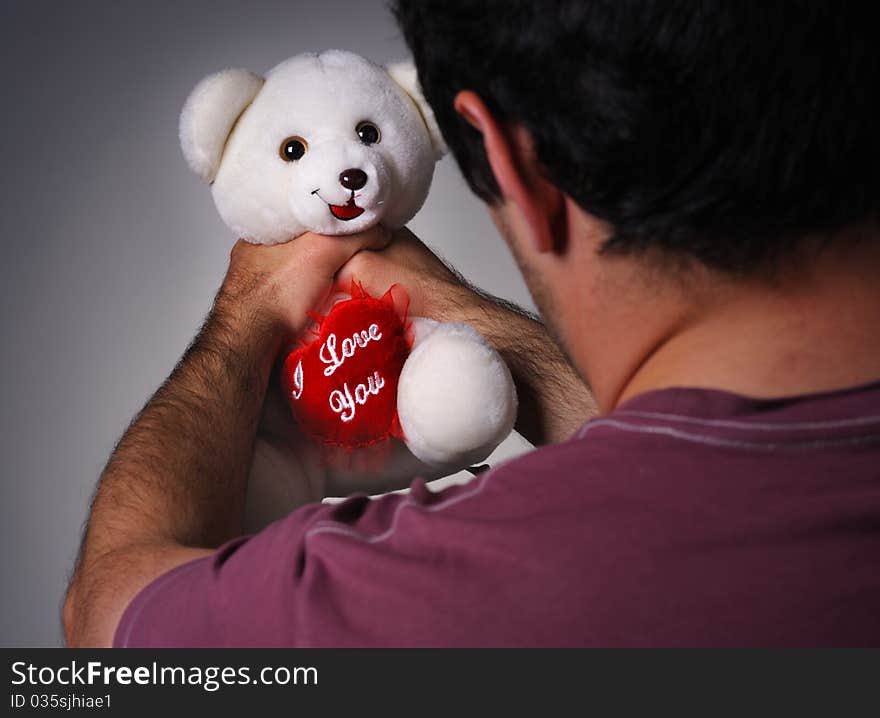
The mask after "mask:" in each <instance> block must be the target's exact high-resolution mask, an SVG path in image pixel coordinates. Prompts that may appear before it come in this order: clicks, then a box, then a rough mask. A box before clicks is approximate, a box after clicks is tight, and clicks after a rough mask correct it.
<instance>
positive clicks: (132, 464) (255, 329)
mask: <svg viewBox="0 0 880 718" xmlns="http://www.w3.org/2000/svg"><path fill="white" fill-rule="evenodd" d="M385 239H386V238H385V236H384V233H383V232H382V231H381V230H376V231H373V232H369V233H365V234H363V235H358V236H353V237H345V238H339V237H320V236H317V235H303V236H302V237H299V238H298V239H297V240H296V241H295V242H291V243H289V244H286V245H278V246H274V247H258V246H253V245H247V244H245V243H243V242H239V243H238V244H237V245H236V247H235V249H233V252H232V256H231V259H230V266H229V271H228V273H227V275H226V278H225V280H224V282H223V286H222V287H221V289H220V291H219V293H218V295H217V298H216V300H215V302H214V306H213V309H212V310H211V313H210V315H209V317H208V319H207V320H206V322H205V325H204V327H203V328H202V330H201V332H200V333H199V335H198V336H197V337H196V339H195V340H194V341H193V343H192V345H191V346H190V347H189V349H187V351H186V353H185V355H184V357H183V359H182V360H181V361H180V363H179V364H178V365H177V367H176V368H175V369H174V371H173V372H172V374H171V376H170V377H169V378H168V380H167V381H166V382H165V383H164V384H163V385H162V387H161V388H160V389H159V390H158V391H157V392H156V394H155V395H154V396H153V397H152V399H150V401H149V402H148V403H147V404H146V406H145V407H144V409H143V410H142V411H141V413H140V415H139V416H138V417H137V418H136V419H135V421H134V422H133V423H132V425H131V426H130V427H129V429H128V430H127V431H126V432H125V434H124V436H123V437H122V439H121V440H120V442H119V444H118V446H117V447H116V450H115V451H114V452H113V455H112V456H111V458H110V461H109V462H108V464H107V466H106V468H105V469H104V472H103V475H102V477H101V480H100V482H99V484H98V488H97V492H96V494H95V498H94V501H93V503H92V509H91V514H90V516H89V519H88V523H87V527H86V532H85V536H84V539H83V544H82V547H81V550H80V556H79V560H78V562H77V566H76V569H75V571H74V575H73V578H72V580H71V584H70V588H69V589H68V594H67V598H66V600H65V604H64V627H65V634H66V637H67V642H68V644H69V645H77V646H85V645H87V646H107V645H110V644H111V643H112V640H113V634H114V631H115V629H116V625H117V624H118V622H119V619H120V618H121V616H122V613H123V611H124V610H125V607H126V606H127V605H128V603H129V602H130V601H131V599H132V598H133V597H134V596H135V594H136V593H137V592H138V591H139V590H140V589H141V588H143V587H144V586H145V585H146V584H148V583H149V582H150V581H152V580H153V579H154V578H156V577H157V576H159V575H160V574H162V573H164V572H166V571H168V570H169V569H171V568H173V567H175V566H177V565H180V564H182V563H185V562H187V561H190V560H192V559H195V558H198V557H200V556H204V555H207V554H209V553H211V551H212V550H213V549H214V548H216V547H217V546H219V545H220V544H222V543H224V542H225V541H227V540H229V539H231V538H233V537H235V536H237V535H239V534H240V532H241V524H242V515H243V511H244V499H245V490H246V482H247V474H248V467H249V465H250V461H251V455H252V451H253V442H254V436H255V433H256V428H257V423H258V420H259V416H260V410H261V407H262V403H263V399H264V397H265V394H266V388H267V386H268V382H269V376H270V373H271V371H272V366H273V362H274V359H275V356H276V354H277V353H278V351H279V348H280V347H281V344H282V342H283V341H285V339H288V338H289V337H290V336H293V335H295V334H296V333H298V332H299V331H301V330H302V328H303V327H304V326H305V325H306V322H307V321H308V319H307V312H308V311H309V310H311V309H313V308H315V307H316V306H318V305H319V304H320V302H321V301H322V300H323V298H324V297H325V296H326V295H327V293H328V291H329V290H330V287H331V285H332V282H333V277H334V274H335V273H336V271H337V270H338V269H339V268H340V267H341V266H342V265H343V264H344V263H345V262H346V261H348V259H350V258H351V256H352V255H353V254H355V253H356V252H357V251H359V250H360V249H363V248H365V247H367V246H376V244H377V243H382V242H384V241H385Z"/></svg>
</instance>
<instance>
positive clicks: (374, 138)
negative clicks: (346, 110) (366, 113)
mask: <svg viewBox="0 0 880 718" xmlns="http://www.w3.org/2000/svg"><path fill="white" fill-rule="evenodd" d="M355 132H357V135H358V137H360V138H361V142H363V143H364V144H365V145H375V144H376V143H377V142H378V141H379V140H381V139H382V133H381V132H379V128H378V127H376V125H374V124H373V123H372V122H361V123H359V124H358V126H357V127H355Z"/></svg>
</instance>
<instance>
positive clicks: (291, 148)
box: [278, 137, 309, 162]
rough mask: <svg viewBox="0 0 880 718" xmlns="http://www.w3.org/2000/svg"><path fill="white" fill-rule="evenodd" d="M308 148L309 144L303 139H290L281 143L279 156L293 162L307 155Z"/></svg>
mask: <svg viewBox="0 0 880 718" xmlns="http://www.w3.org/2000/svg"><path fill="white" fill-rule="evenodd" d="M308 146H309V144H308V142H306V141H305V140H304V139H303V138H302V137H288V138H287V139H286V140H284V142H282V143H281V147H279V148H278V154H280V155H281V159H283V160H285V161H287V162H293V161H295V160H298V159H299V158H300V157H302V156H303V155H304V154H305V153H306V150H307V149H308Z"/></svg>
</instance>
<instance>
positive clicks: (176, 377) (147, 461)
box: [84, 297, 277, 553]
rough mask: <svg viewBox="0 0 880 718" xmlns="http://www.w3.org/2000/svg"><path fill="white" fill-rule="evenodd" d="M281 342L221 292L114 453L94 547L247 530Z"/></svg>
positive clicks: (210, 541) (203, 539)
mask: <svg viewBox="0 0 880 718" xmlns="http://www.w3.org/2000/svg"><path fill="white" fill-rule="evenodd" d="M276 341H277V337H276V336H275V335H274V333H273V332H272V331H271V330H269V329H268V328H265V327H261V326H260V325H259V323H257V322H255V321H253V317H250V316H248V315H247V314H246V313H245V312H244V311H242V309H241V308H240V307H232V306H227V303H226V302H224V301H223V298H222V297H218V301H217V302H216V304H215V307H214V309H213V311H212V313H211V315H210V316H209V318H208V320H207V321H206V323H205V325H204V327H203V329H202V331H201V332H200V333H199V335H198V336H197V337H196V339H195V340H194V341H193V343H192V344H191V346H190V347H189V349H188V350H187V352H186V353H185V355H184V357H183V359H182V360H181V361H180V363H179V364H178V366H177V367H176V368H175V370H174V371H173V372H172V374H171V376H170V377H169V378H168V380H167V381H166V382H165V384H164V385H163V386H162V387H161V388H160V389H159V390H158V391H157V392H156V394H155V395H154V396H153V398H152V399H150V401H149V402H148V403H147V404H146V406H145V407H144V409H143V410H142V411H141V413H140V415H139V416H138V417H137V418H136V419H135V421H134V422H133V423H132V425H131V426H130V427H129V429H128V430H127V431H126V432H125V435H124V436H123V437H122V439H121V441H120V442H119V445H118V446H117V448H116V450H115V451H114V453H113V455H112V456H111V458H110V461H109V462H108V464H107V467H106V469H105V470H104V473H103V475H102V477H101V481H100V483H99V486H98V490H97V493H96V496H95V501H94V504H93V508H92V515H91V518H90V521H89V526H88V531H87V536H86V544H85V548H84V551H85V552H86V553H87V552H89V551H91V550H107V549H109V548H113V546H114V545H115V544H119V543H123V542H134V541H144V542H147V541H149V542H157V543H158V542H161V541H164V540H168V541H172V542H176V543H179V544H182V545H188V546H204V547H213V546H216V545H218V544H220V543H222V542H223V541H225V540H226V539H228V538H230V537H232V536H235V535H236V534H237V533H238V532H239V531H240V528H241V517H242V513H243V507H244V496H245V489H246V480H247V471H248V466H249V463H250V457H251V452H252V450H253V439H254V435H255V432H256V425H257V421H258V419H259V413H260V407H261V402H262V399H263V396H264V395H265V390H266V385H267V382H268V377H269V373H270V371H271V363H272V358H273V352H274V348H275V342H276Z"/></svg>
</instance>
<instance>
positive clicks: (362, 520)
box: [114, 480, 467, 647]
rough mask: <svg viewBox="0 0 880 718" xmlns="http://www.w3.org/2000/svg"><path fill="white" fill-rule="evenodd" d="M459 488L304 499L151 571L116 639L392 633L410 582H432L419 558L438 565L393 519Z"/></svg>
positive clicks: (364, 637)
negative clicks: (261, 524) (240, 533)
mask: <svg viewBox="0 0 880 718" xmlns="http://www.w3.org/2000/svg"><path fill="white" fill-rule="evenodd" d="M466 488H467V487H465V486H454V487H450V488H448V489H446V490H445V491H442V492H437V493H434V492H432V491H430V490H429V489H428V488H427V487H426V486H425V485H424V482H422V481H421V480H417V481H416V482H414V483H413V485H412V487H411V491H410V493H409V494H406V495H402V494H391V495H386V496H383V497H381V498H378V499H370V498H369V497H367V496H362V495H358V496H353V497H351V498H348V499H346V500H345V501H344V502H342V503H338V504H333V505H331V504H312V505H309V506H305V507H302V508H300V509H298V510H296V511H294V512H292V513H291V514H289V515H288V516H287V517H285V518H284V519H282V520H280V521H277V522H275V523H273V524H271V525H270V526H268V527H267V528H266V529H264V530H263V531H261V532H260V533H258V534H256V535H253V536H247V537H241V538H237V539H234V540H232V541H230V542H228V543H226V544H225V545H223V546H221V547H220V548H219V549H218V550H217V551H216V552H215V553H214V554H212V555H210V556H207V557H204V558H200V559H196V560H194V561H191V562H188V563H186V564H183V565H181V566H178V567H176V568H174V569H172V570H171V571H169V572H167V573H165V574H163V575H161V576H159V577H158V578H157V579H155V580H154V581H153V582H152V583H150V584H149V585H147V586H146V587H145V588H144V589H142V590H141V591H140V592H139V593H138V594H137V595H136V596H135V598H134V599H133V600H132V601H131V603H130V604H129V605H128V607H127V608H126V610H125V612H124V614H123V616H122V619H121V621H120V623H119V625H118V627H117V629H116V634H115V638H114V646H115V647H224V646H238V647H257V646H259V647H282V646H285V647H303V646H312V645H372V644H374V643H375V642H376V640H379V639H381V638H382V637H385V638H389V639H390V637H391V636H392V634H393V631H389V630H388V624H389V623H392V622H394V621H395V620H397V619H402V620H405V618H406V615H405V613H406V612H405V610H404V609H405V607H406V606H407V605H408V600H407V599H408V596H410V595H411V593H412V590H413V588H414V586H415V587H417V586H418V584H419V583H420V582H421V583H424V582H425V581H430V580H433V577H429V576H427V575H425V574H424V572H423V571H421V570H419V569H418V567H421V566H425V565H426V560H427V566H428V567H430V565H431V564H432V563H433V564H434V568H435V569H436V568H437V565H436V562H432V561H431V560H430V558H429V557H428V556H427V554H426V551H427V553H430V549H429V548H428V547H427V546H426V543H425V542H426V541H427V542H428V543H431V540H430V537H429V536H428V535H427V534H426V533H425V531H424V530H420V529H418V528H417V527H415V526H409V527H406V526H403V525H404V524H406V523H407V520H406V518H407V517H406V515H407V514H412V515H413V518H416V519H421V520H424V519H425V518H426V517H428V516H429V514H430V511H431V507H438V508H439V507H442V505H443V504H444V503H448V502H450V501H452V502H454V500H455V497H456V496H457V495H459V494H460V493H461V492H462V491H463V490H466ZM408 508H409V509H410V510H409V511H407V510H405V509H408ZM412 509H415V510H412ZM416 514H418V515H419V516H416ZM417 523H419V521H417ZM402 526H403V530H404V531H407V530H409V531H410V532H411V531H412V529H413V528H416V531H415V533H416V536H417V538H416V540H414V541H404V542H403V543H400V542H398V539H399V536H395V534H397V533H398V530H399V529H401V527H402ZM428 533H430V532H428ZM391 539H394V540H391ZM413 566H416V567H417V568H416V570H412V568H413ZM429 570H430V569H429ZM409 584H414V585H409ZM389 596H390V598H389ZM395 596H396V598H395ZM401 611H404V612H403V613H401ZM380 642H381V641H380ZM392 642H393V641H392Z"/></svg>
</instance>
